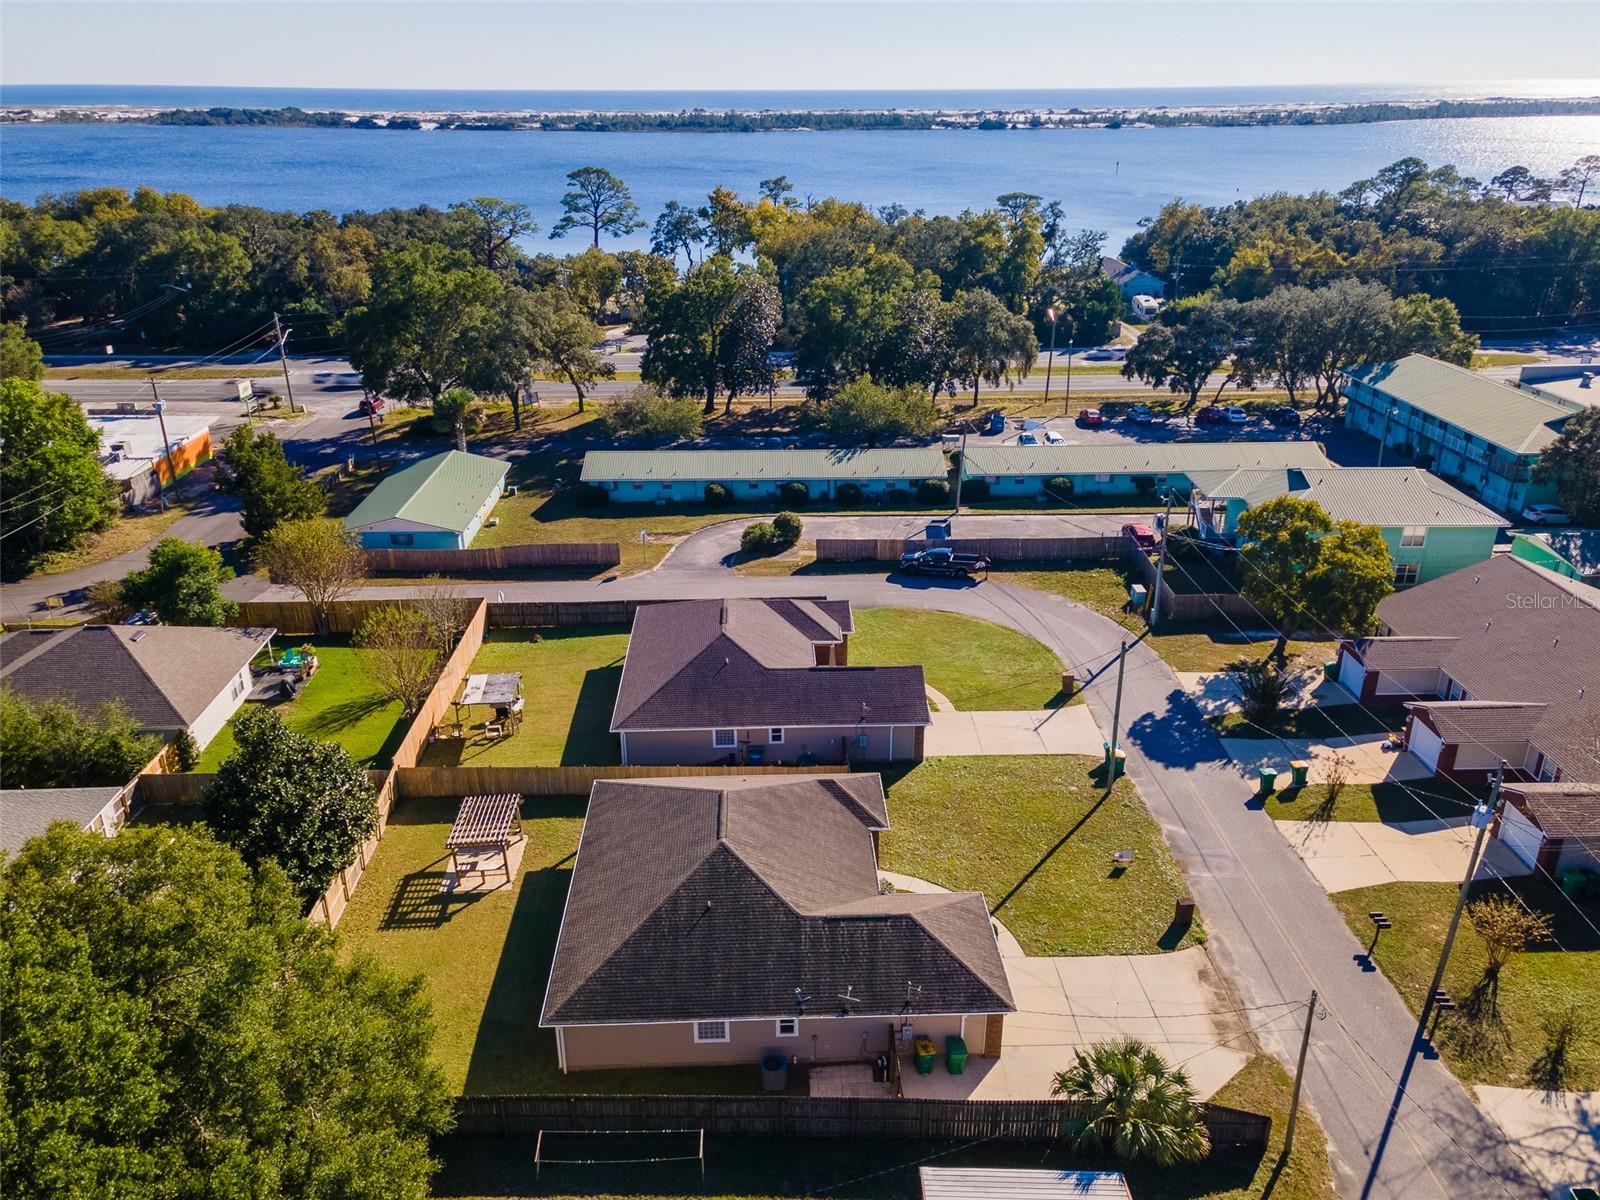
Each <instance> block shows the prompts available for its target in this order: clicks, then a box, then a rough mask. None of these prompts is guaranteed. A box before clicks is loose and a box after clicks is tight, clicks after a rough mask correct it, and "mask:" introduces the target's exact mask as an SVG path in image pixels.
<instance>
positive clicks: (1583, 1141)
mask: <svg viewBox="0 0 1600 1200" xmlns="http://www.w3.org/2000/svg"><path fill="white" fill-rule="evenodd" d="M1476 1091H1477V1093H1478V1106H1479V1107H1480V1108H1482V1109H1483V1111H1484V1112H1486V1113H1488V1114H1489V1118H1490V1120H1492V1121H1493V1122H1494V1123H1495V1124H1496V1125H1498V1126H1499V1127H1500V1130H1501V1132H1502V1133H1504V1134H1505V1136H1506V1140H1507V1141H1508V1142H1510V1143H1511V1144H1512V1146H1513V1147H1515V1148H1516V1151H1517V1153H1518V1154H1520V1155H1521V1156H1522V1160H1523V1161H1524V1162H1525V1163H1527V1164H1528V1169H1529V1170H1530V1171H1532V1172H1533V1173H1534V1174H1535V1175H1536V1176H1538V1178H1539V1181H1540V1183H1542V1184H1543V1185H1544V1186H1545V1188H1546V1189H1547V1192H1546V1194H1547V1195H1550V1196H1560V1197H1562V1198H1563V1200H1565V1197H1566V1195H1567V1189H1568V1188H1569V1187H1572V1186H1573V1185H1575V1184H1587V1185H1588V1186H1589V1187H1600V1092H1566V1093H1558V1094H1555V1095H1551V1094H1549V1093H1547V1092H1543V1091H1540V1090H1538V1089H1536V1088H1506V1087H1487V1086H1485V1085H1483V1084H1479V1085H1478V1087H1477V1088H1476Z"/></svg>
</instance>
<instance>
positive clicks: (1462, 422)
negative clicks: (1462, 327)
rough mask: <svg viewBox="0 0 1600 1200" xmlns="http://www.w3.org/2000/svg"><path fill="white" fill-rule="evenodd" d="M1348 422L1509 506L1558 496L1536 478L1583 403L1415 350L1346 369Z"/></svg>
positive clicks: (1391, 449) (1503, 508)
mask: <svg viewBox="0 0 1600 1200" xmlns="http://www.w3.org/2000/svg"><path fill="white" fill-rule="evenodd" d="M1341 391H1342V393H1343V395H1344V400H1345V415H1344V423H1345V427H1346V428H1348V429H1356V430H1359V431H1361V432H1362V433H1366V434H1370V435H1371V436H1372V437H1375V438H1377V439H1379V440H1380V441H1381V442H1382V443H1383V445H1384V448H1385V453H1386V454H1387V455H1388V456H1389V458H1390V461H1391V462H1392V461H1394V460H1395V458H1397V457H1398V458H1399V459H1401V460H1402V461H1405V460H1406V459H1409V460H1410V461H1412V462H1415V463H1416V464H1417V465H1418V466H1423V467H1427V468H1428V470H1430V471H1432V472H1433V473H1434V474H1435V475H1439V476H1442V477H1443V478H1445V479H1447V480H1449V481H1450V482H1452V483H1454V484H1457V485H1458V486H1459V487H1461V488H1462V489H1463V490H1464V491H1466V492H1468V493H1470V494H1471V495H1473V496H1476V497H1477V498H1478V499H1480V500H1482V501H1483V502H1484V503H1485V504H1487V505H1488V506H1489V507H1490V508H1493V509H1497V510H1498V511H1500V512H1503V513H1516V512H1520V511H1522V509H1524V508H1526V507H1527V506H1528V505H1529V504H1534V503H1540V502H1544V501H1550V500H1554V499H1555V492H1554V490H1553V488H1552V487H1551V486H1550V485H1548V484H1535V483H1534V482H1533V466H1534V464H1535V463H1536V462H1538V460H1539V453H1540V451H1542V450H1543V449H1544V448H1545V447H1546V446H1548V445H1550V444H1551V443H1552V442H1554V441H1555V440H1556V438H1558V437H1560V436H1561V427H1562V426H1563V425H1564V424H1566V422H1567V420H1568V419H1569V418H1570V417H1571V416H1572V415H1573V414H1574V413H1577V412H1581V411H1582V406H1581V405H1577V404H1567V403H1563V402H1561V401H1558V400H1556V399H1553V398H1551V397H1550V396H1548V395H1544V394H1539V395H1535V394H1534V393H1533V392H1531V391H1527V390H1524V389H1521V388H1517V387H1513V386H1511V385H1510V384H1508V383H1501V382H1499V381H1498V380H1494V379H1488V378H1485V377H1484V376H1482V375H1477V374H1474V373H1473V372H1472V371H1469V370H1467V369H1466V368H1465V367H1457V366H1453V365H1451V364H1450V363H1446V362H1440V361H1439V360H1438V359H1434V358H1429V357H1427V356H1426V355H1424V354H1410V355H1407V356H1406V357H1405V358H1402V359H1400V360H1399V361H1397V362H1386V363H1367V364H1365V365H1363V366H1359V367H1352V368H1351V369H1350V370H1349V371H1347V372H1345V374H1344V379H1343V382H1342V386H1341Z"/></svg>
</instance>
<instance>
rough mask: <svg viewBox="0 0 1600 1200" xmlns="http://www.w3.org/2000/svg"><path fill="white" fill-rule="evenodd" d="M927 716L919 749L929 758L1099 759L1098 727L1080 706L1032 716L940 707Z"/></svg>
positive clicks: (1082, 705) (1029, 713) (1099, 739)
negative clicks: (1051, 756) (1068, 756)
mask: <svg viewBox="0 0 1600 1200" xmlns="http://www.w3.org/2000/svg"><path fill="white" fill-rule="evenodd" d="M931 715H932V717H933V724H932V725H931V726H930V727H929V729H928V734H927V739H926V741H925V743H924V745H925V747H926V753H927V755H928V757H930V758H937V757H940V756H946V757H948V756H952V755H963V756H972V755H985V754H1090V755H1095V756H1099V754H1100V753H1101V743H1102V741H1103V739H1102V738H1101V736H1100V727H1099V726H1097V725H1096V724H1095V722H1094V717H1093V715H1092V714H1091V713H1090V712H1089V706H1088V705H1086V704H1074V705H1072V706H1070V707H1068V708H1050V709H1040V710H1037V711H1033V712H953V711H951V710H950V709H948V708H945V707H943V706H941V707H940V708H939V709H938V710H937V711H935V712H934V713H932V714H931Z"/></svg>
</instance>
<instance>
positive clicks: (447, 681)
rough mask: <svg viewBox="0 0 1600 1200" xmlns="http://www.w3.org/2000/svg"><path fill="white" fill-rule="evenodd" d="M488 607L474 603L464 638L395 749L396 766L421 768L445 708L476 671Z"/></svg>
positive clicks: (392, 761)
mask: <svg viewBox="0 0 1600 1200" xmlns="http://www.w3.org/2000/svg"><path fill="white" fill-rule="evenodd" d="M488 608H489V606H488V605H487V604H485V603H484V602H483V601H482V600H478V601H475V602H474V603H473V608H472V616H470V617H468V618H467V624H466V626H465V628H463V629H462V631H461V639H460V640H459V641H458V642H456V648H455V649H454V650H452V651H451V652H450V657H449V658H447V659H446V660H445V664H444V666H443V667H441V668H440V669H439V677H438V678H437V679H435V680H434V681H433V690H432V691H430V692H429V693H428V698H427V699H426V700H424V701H423V702H422V705H421V706H420V707H419V708H418V709H417V715H416V716H415V717H413V718H412V719H411V728H410V729H408V730H406V735H405V737H403V738H401V739H400V744H399V745H398V746H396V747H395V751H394V757H393V758H392V759H390V762H391V763H392V764H393V765H394V766H396V767H414V766H416V765H417V759H418V758H419V757H420V756H421V754H422V751H423V749H424V748H425V747H426V746H427V744H428V735H429V734H430V733H432V732H433V727H434V726H435V725H437V724H438V723H439V718H440V717H442V716H444V712H445V709H447V708H449V707H450V704H451V702H452V701H453V700H455V698H456V691H457V689H459V688H460V686H461V681H462V680H463V679H465V678H466V677H467V672H468V671H470V670H471V669H472V660H473V659H474V658H476V657H477V655H478V651H479V649H481V648H482V646H483V632H484V629H485V627H486V626H487V623H488V620H489V611H488Z"/></svg>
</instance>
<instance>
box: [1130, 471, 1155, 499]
mask: <svg viewBox="0 0 1600 1200" xmlns="http://www.w3.org/2000/svg"><path fill="white" fill-rule="evenodd" d="M1131 482H1132V484H1133V490H1134V491H1136V492H1138V493H1139V494H1140V495H1141V496H1143V495H1145V494H1146V493H1149V492H1153V491H1155V490H1156V477H1155V476H1154V475H1135V476H1134V477H1133V479H1132V480H1131Z"/></svg>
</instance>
